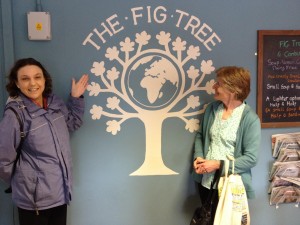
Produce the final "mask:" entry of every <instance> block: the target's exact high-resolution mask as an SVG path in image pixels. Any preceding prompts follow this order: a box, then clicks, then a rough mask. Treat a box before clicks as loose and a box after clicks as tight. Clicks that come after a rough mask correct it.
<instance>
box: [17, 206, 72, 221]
mask: <svg viewBox="0 0 300 225" xmlns="http://www.w3.org/2000/svg"><path fill="white" fill-rule="evenodd" d="M18 212H19V222H20V225H66V224H67V205H61V206H57V207H54V208H50V209H45V210H39V211H38V215H37V212H36V211H35V210H26V209H21V208H18Z"/></svg>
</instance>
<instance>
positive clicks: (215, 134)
mask: <svg viewBox="0 0 300 225" xmlns="http://www.w3.org/2000/svg"><path fill="white" fill-rule="evenodd" d="M245 105H246V104H245V103H243V104H241V105H240V106H238V107H236V108H235V109H234V110H233V112H232V114H231V115H230V117H228V118H227V119H226V120H223V119H222V115H223V112H224V105H223V104H220V106H219V107H218V110H217V113H216V118H215V121H214V123H213V125H212V127H211V129H210V138H211V143H210V146H209V149H208V153H207V155H206V157H205V158H206V159H208V160H210V159H212V160H224V159H226V156H227V155H233V153H234V149H235V144H236V132H237V130H238V127H239V124H240V120H241V117H242V114H243V111H244V108H245ZM213 177H214V173H205V174H203V178H202V182H201V184H202V186H204V187H206V188H208V189H210V186H211V183H212V181H213ZM215 188H216V187H215Z"/></svg>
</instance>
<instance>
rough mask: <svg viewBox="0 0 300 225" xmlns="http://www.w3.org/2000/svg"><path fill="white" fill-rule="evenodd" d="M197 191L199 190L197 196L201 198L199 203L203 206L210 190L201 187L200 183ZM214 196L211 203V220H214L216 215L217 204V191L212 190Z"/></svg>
mask: <svg viewBox="0 0 300 225" xmlns="http://www.w3.org/2000/svg"><path fill="white" fill-rule="evenodd" d="M198 189H199V195H200V198H201V203H202V204H204V203H205V202H206V201H207V198H208V196H209V192H210V190H209V189H207V188H206V187H203V186H202V185H201V184H200V183H199V184H198ZM214 195H215V198H214V200H213V202H212V218H215V214H216V211H217V207H218V202H219V197H218V190H217V189H214Z"/></svg>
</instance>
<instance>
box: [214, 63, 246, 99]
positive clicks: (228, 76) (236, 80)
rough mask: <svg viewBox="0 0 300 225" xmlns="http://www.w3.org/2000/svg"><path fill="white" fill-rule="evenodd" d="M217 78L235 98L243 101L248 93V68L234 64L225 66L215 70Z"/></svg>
mask: <svg viewBox="0 0 300 225" xmlns="http://www.w3.org/2000/svg"><path fill="white" fill-rule="evenodd" d="M216 73H217V78H219V79H220V80H221V81H222V83H223V84H224V88H226V89H227V90H229V91H230V92H231V93H235V94H236V98H237V100H240V101H244V100H245V99H246V98H247V97H248V95H249V93H250V72H249V70H248V69H245V68H243V67H236V66H225V67H221V68H219V69H217V70H216Z"/></svg>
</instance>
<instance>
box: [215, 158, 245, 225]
mask: <svg viewBox="0 0 300 225" xmlns="http://www.w3.org/2000/svg"><path fill="white" fill-rule="evenodd" d="M231 160H232V174H230V175H229V176H228V170H229V161H228V160H225V163H224V164H225V165H224V166H225V176H224V177H221V178H220V181H219V184H218V191H219V202H218V207H217V211H216V214H215V219H214V225H250V214H249V207H248V200H247V194H246V190H245V186H244V184H243V181H242V178H241V176H240V175H238V174H234V159H232V158H231Z"/></svg>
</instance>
